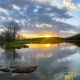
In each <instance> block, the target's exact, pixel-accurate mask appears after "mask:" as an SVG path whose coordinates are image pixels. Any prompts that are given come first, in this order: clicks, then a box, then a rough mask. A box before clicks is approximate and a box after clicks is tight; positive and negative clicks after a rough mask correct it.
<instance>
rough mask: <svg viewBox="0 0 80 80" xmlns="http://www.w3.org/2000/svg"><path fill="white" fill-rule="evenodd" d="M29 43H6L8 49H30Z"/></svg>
mask: <svg viewBox="0 0 80 80" xmlns="http://www.w3.org/2000/svg"><path fill="white" fill-rule="evenodd" d="M26 44H27V41H13V42H5V45H6V47H7V48H29V46H28V45H26Z"/></svg>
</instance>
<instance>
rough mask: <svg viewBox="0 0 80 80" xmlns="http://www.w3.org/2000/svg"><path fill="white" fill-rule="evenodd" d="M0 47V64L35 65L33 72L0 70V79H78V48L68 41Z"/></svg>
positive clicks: (79, 57)
mask: <svg viewBox="0 0 80 80" xmlns="http://www.w3.org/2000/svg"><path fill="white" fill-rule="evenodd" d="M28 45H29V48H21V49H10V48H4V47H0V66H11V65H12V66H15V65H17V66H30V65H37V66H38V68H37V70H36V71H35V72H33V73H25V74H17V73H16V74H15V73H12V72H9V73H6V72H0V80H80V48H79V47H77V46H76V45H73V44H69V43H61V44H28Z"/></svg>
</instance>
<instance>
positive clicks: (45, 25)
mask: <svg viewBox="0 0 80 80" xmlns="http://www.w3.org/2000/svg"><path fill="white" fill-rule="evenodd" d="M36 27H52V26H51V25H50V24H44V23H43V24H36Z"/></svg>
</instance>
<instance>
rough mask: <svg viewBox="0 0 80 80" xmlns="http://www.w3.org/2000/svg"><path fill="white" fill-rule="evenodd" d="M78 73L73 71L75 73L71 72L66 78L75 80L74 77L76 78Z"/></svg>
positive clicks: (66, 79)
mask: <svg viewBox="0 0 80 80" xmlns="http://www.w3.org/2000/svg"><path fill="white" fill-rule="evenodd" d="M76 75H77V73H75V72H73V73H69V74H68V75H65V80H73V79H74V78H76Z"/></svg>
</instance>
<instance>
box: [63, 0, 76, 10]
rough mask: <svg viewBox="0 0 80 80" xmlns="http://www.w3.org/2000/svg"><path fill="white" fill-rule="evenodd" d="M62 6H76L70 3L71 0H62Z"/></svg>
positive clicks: (73, 7)
mask: <svg viewBox="0 0 80 80" xmlns="http://www.w3.org/2000/svg"><path fill="white" fill-rule="evenodd" d="M63 6H64V7H68V8H70V9H76V8H77V7H76V6H75V5H74V3H72V1H71V0H63Z"/></svg>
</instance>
